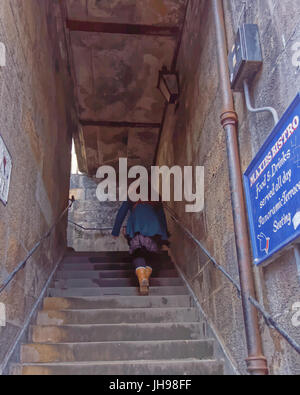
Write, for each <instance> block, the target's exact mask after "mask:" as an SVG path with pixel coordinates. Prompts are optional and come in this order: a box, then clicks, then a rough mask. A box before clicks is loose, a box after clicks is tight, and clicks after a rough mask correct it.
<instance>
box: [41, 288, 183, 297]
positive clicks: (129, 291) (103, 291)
mask: <svg viewBox="0 0 300 395" xmlns="http://www.w3.org/2000/svg"><path fill="white" fill-rule="evenodd" d="M188 294H189V291H188V289H187V288H186V287H182V286H170V287H168V286H166V287H150V288H149V295H158V296H161V295H188ZM139 295H140V293H139V288H138V287H110V288H108V287H106V288H69V289H56V288H50V289H49V290H48V296H54V297H70V296H71V297H72V296H139Z"/></svg>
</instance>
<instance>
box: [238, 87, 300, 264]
mask: <svg viewBox="0 0 300 395" xmlns="http://www.w3.org/2000/svg"><path fill="white" fill-rule="evenodd" d="M244 186H245V191H246V200H247V206H248V217H249V223H250V235H251V242H252V248H253V256H254V263H255V264H256V265H259V264H261V263H262V262H264V261H266V260H267V259H269V258H270V257H272V256H273V255H274V254H275V253H276V252H278V251H280V250H281V249H283V248H284V247H286V246H287V245H288V244H290V243H292V242H294V241H295V240H296V239H297V238H299V237H300V93H299V94H298V95H297V96H296V98H295V100H294V101H293V103H292V104H291V106H290V107H289V108H288V110H287V111H286V112H285V114H284V115H283V117H282V118H281V120H280V121H279V123H278V124H277V125H276V127H275V129H274V130H273V132H272V133H271V135H270V136H269V138H268V139H267V141H266V142H265V143H264V145H263V146H262V148H261V150H260V151H259V153H258V154H257V155H256V157H255V159H254V160H253V161H252V163H251V165H250V166H249V168H248V169H247V171H246V173H245V174H244Z"/></svg>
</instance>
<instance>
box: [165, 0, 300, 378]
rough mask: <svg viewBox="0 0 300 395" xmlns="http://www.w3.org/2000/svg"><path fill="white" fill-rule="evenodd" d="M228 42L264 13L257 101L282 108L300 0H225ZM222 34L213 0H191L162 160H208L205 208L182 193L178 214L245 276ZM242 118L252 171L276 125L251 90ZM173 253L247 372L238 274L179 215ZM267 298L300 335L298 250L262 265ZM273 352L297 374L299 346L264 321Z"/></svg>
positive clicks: (298, 76) (299, 79)
mask: <svg viewBox="0 0 300 395" xmlns="http://www.w3.org/2000/svg"><path fill="white" fill-rule="evenodd" d="M224 4H225V6H226V10H225V13H226V24H227V29H228V46H229V48H231V47H232V45H233V44H234V37H235V32H236V30H237V28H238V25H239V24H240V23H243V22H246V23H257V24H258V25H259V28H260V33H261V39H262V47H263V53H264V59H265V63H264V67H263V70H262V72H261V73H260V74H259V75H258V77H257V79H256V80H255V81H254V84H253V85H252V89H251V90H252V95H253V98H254V100H253V102H254V104H255V106H265V105H271V106H274V107H275V108H276V109H277V110H278V112H279V114H280V115H282V114H283V112H284V110H285V109H286V108H287V107H288V106H289V104H290V102H291V101H292V99H293V98H294V97H295V95H296V93H297V91H298V90H299V87H300V71H299V68H298V69H297V68H296V67H295V66H293V64H292V61H291V58H292V55H293V52H292V46H293V44H294V43H295V42H297V41H298V42H300V23H299V21H300V9H299V1H298V0H289V1H284V2H283V1H280V0H277V1H276V0H275V1H267V0H266V1H265V0H264V1H258V0H246V1H243V2H241V1H230V2H229V1H225V2H224ZM215 46H216V37H215V29H214V21H213V15H212V9H211V6H210V2H209V1H205V0H202V1H198V0H190V4H189V8H188V14H187V22H186V27H185V32H184V36H183V40H182V46H181V50H180V53H179V59H178V64H177V68H178V71H179V74H180V85H181V97H180V103H179V107H178V108H176V107H174V106H169V108H168V112H167V116H166V122H165V126H164V130H163V134H162V141H161V145H160V151H159V156H158V163H159V164H160V165H169V166H171V165H174V164H176V165H182V166H184V165H199V166H204V167H205V211H204V213H200V214H186V213H185V212H184V204H182V203H173V208H174V209H175V211H176V212H177V215H178V216H179V217H180V218H182V220H183V222H184V223H185V225H186V226H187V227H188V228H189V229H190V230H191V231H192V232H193V234H194V235H195V236H196V237H198V238H199V239H200V240H201V241H202V242H203V243H204V245H205V246H206V248H207V249H208V250H209V251H210V253H211V254H212V255H213V256H214V258H215V259H216V260H217V262H218V263H219V264H222V265H223V266H224V267H225V268H226V270H227V271H229V273H230V274H231V275H232V276H233V277H234V278H235V279H238V268H237V257H236V246H235V239H234V230H233V218H232V209H231V199H230V190H229V176H228V166H227V154H226V142H225V134H224V132H223V129H222V127H221V126H220V122H219V116H220V114H221V110H222V109H221V107H222V103H221V95H220V90H219V80H218V70H217V57H216V48H215ZM235 103H236V110H237V112H238V115H239V118H240V124H239V142H240V151H241V162H242V170H243V171H245V170H246V168H247V167H248V165H249V163H250V162H251V160H252V158H253V157H254V156H255V154H256V152H257V151H258V149H259V148H260V146H261V145H262V143H263V142H264V140H265V139H266V137H267V136H268V134H269V133H270V131H271V130H272V127H273V119H272V117H270V116H269V115H268V114H259V115H253V114H248V112H247V110H246V106H245V101H244V98H243V95H242V94H235ZM170 229H171V233H172V242H173V243H172V253H173V255H174V257H175V259H176V261H177V263H178V264H179V265H180V266H181V267H182V269H183V271H184V272H185V274H186V276H187V278H188V280H189V282H190V284H191V285H192V287H193V289H194V291H195V293H196V295H197V297H198V298H199V301H200V302H201V305H202V307H203V309H204V310H205V312H206V313H207V315H208V316H209V317H210V320H211V321H212V323H213V325H214V327H215V328H216V330H217V331H218V333H219V335H220V336H221V338H222V339H223V342H224V344H225V345H226V346H227V347H228V349H229V351H230V353H231V355H232V357H233V359H234V360H235V362H236V364H237V366H238V368H239V370H240V371H241V372H243V373H244V372H246V366H245V362H244V359H245V358H246V355H247V352H246V345H245V336H244V329H243V319H242V309H241V302H240V300H239V299H238V298H237V296H236V292H235V291H234V289H233V288H232V286H231V285H230V284H229V283H228V281H227V280H226V279H225V278H224V277H223V276H222V275H221V274H220V273H219V272H217V271H216V270H215V269H214V268H213V267H212V265H211V264H210V263H209V262H208V261H207V258H206V257H205V256H204V255H203V254H202V253H201V252H200V251H199V250H197V248H195V245H194V244H193V243H192V242H191V241H190V240H188V239H187V238H186V237H185V236H184V235H183V233H182V232H181V231H180V230H179V229H178V227H177V226H176V225H174V224H173V223H172V222H170ZM256 278H257V280H258V281H257V290H258V296H259V297H260V301H261V302H263V303H264V304H265V306H266V308H267V309H268V310H269V311H270V312H271V313H272V315H273V316H274V317H276V319H277V320H278V321H279V322H280V323H281V324H282V325H283V327H284V328H285V329H286V330H287V331H288V332H289V333H290V334H292V335H293V336H294V337H295V338H296V339H298V341H299V340H300V335H299V330H298V329H299V328H298V329H297V328H294V327H293V326H292V322H291V321H292V315H293V312H292V305H293V303H295V302H296V301H300V288H299V286H300V284H299V277H298V276H297V268H296V263H295V258H294V255H293V253H286V254H285V255H284V256H282V257H281V258H280V259H278V260H277V261H276V262H274V263H272V264H270V265H268V266H266V267H265V268H261V269H260V270H258V272H256ZM261 332H262V334H263V339H264V348H265V353H266V355H267V357H268V360H269V364H270V370H271V373H272V374H286V373H289V374H296V373H299V371H300V360H299V355H297V354H296V353H295V352H293V351H292V349H291V347H290V346H288V345H287V344H286V342H285V341H284V340H283V339H282V338H281V337H280V336H278V335H277V334H276V333H275V332H274V331H270V330H269V329H268V328H267V327H266V325H265V324H264V322H263V321H261Z"/></svg>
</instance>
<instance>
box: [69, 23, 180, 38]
mask: <svg viewBox="0 0 300 395" xmlns="http://www.w3.org/2000/svg"><path fill="white" fill-rule="evenodd" d="M67 28H68V29H69V30H71V31H78V32H89V33H111V34H136V35H143V36H164V37H170V36H171V37H173V36H177V35H178V34H179V33H180V29H179V28H178V27H177V26H151V25H135V24H128V23H105V22H91V21H80V20H71V19H67Z"/></svg>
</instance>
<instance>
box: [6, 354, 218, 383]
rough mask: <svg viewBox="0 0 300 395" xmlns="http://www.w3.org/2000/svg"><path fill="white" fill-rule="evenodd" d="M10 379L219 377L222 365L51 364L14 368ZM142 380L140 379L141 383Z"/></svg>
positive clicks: (177, 362)
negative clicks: (18, 377) (61, 376)
mask: <svg viewBox="0 0 300 395" xmlns="http://www.w3.org/2000/svg"><path fill="white" fill-rule="evenodd" d="M11 374H12V375H30V376H33V375H51V376H55V375H72V376H80V375H88V376H92V375H97V376H101V375H109V376H110V375H115V376H122V375H130V376H134V375H136V376H145V375H159V376H170V375H171V376H172V375H176V376H179V375H180V376H183V375H186V376H192V375H195V376H196V375H197V376H221V375H223V374H224V367H223V363H222V362H218V361H215V360H203V361H201V360H198V359H187V360H185V359H179V360H173V361H161V360H159V361H153V360H152V361H126V362H85V363H84V362H77V363H66V362H65V363H53V364H23V365H21V364H15V365H13V366H12V368H11ZM140 381H143V378H142V377H141V380H140Z"/></svg>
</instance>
